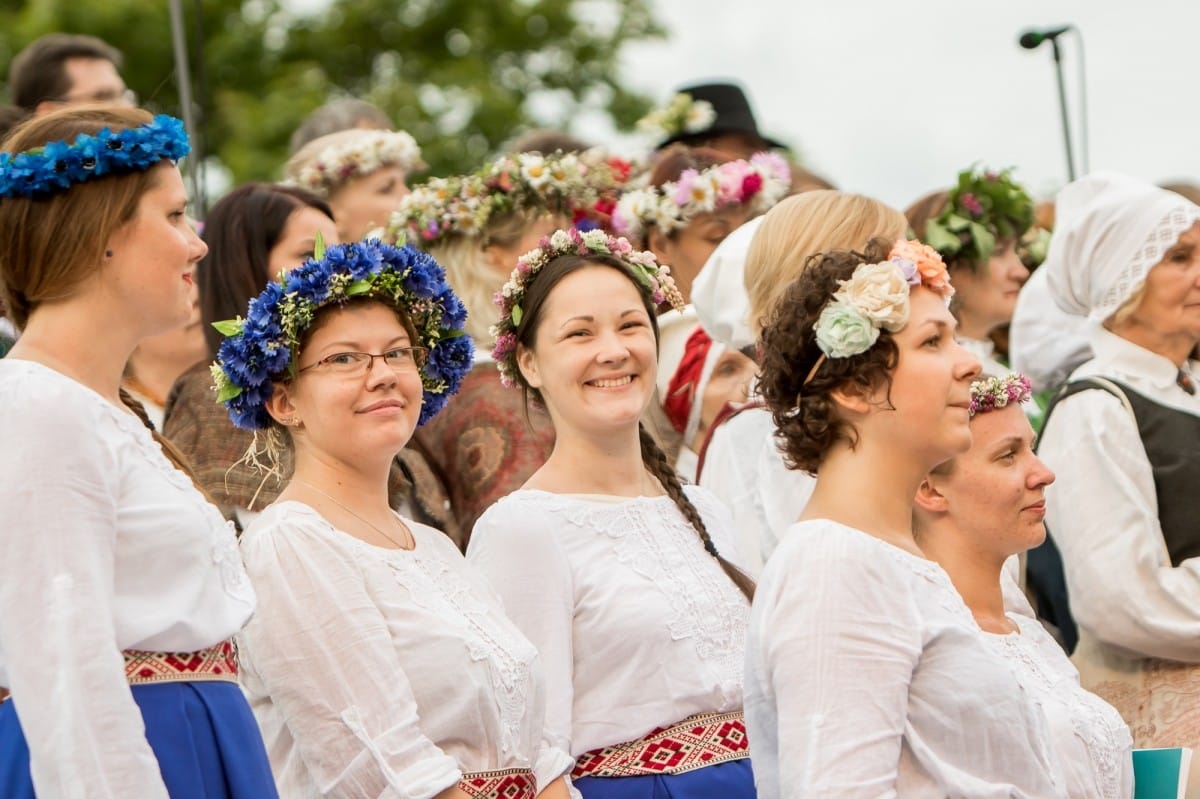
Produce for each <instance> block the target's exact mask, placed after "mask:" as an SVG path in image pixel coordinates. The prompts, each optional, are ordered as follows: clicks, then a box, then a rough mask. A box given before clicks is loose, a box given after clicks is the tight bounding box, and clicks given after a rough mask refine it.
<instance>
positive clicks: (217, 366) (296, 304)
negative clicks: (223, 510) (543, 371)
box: [211, 239, 474, 430]
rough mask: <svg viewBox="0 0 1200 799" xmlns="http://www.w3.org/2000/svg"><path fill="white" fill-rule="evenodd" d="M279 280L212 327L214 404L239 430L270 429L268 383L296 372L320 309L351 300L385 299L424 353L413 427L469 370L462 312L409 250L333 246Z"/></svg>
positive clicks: (442, 282)
mask: <svg viewBox="0 0 1200 799" xmlns="http://www.w3.org/2000/svg"><path fill="white" fill-rule="evenodd" d="M316 249H317V251H316V253H315V254H314V255H313V257H312V258H310V259H309V260H307V261H305V262H304V264H302V265H301V266H299V267H297V268H296V269H293V270H292V271H290V272H286V273H284V274H283V275H281V276H280V279H279V282H278V283H270V284H269V285H268V286H267V288H266V289H265V290H264V291H263V292H262V293H261V294H259V295H258V296H257V297H255V298H254V299H252V300H250V305H249V308H248V309H247V311H246V318H245V319H242V318H240V317H239V318H238V319H234V320H229V321H225V322H215V323H214V324H213V327H215V328H216V329H217V330H218V331H220V333H221V334H222V335H224V336H226V338H225V340H224V341H222V342H221V346H220V348H219V349H218V350H217V361H216V363H214V364H213V365H212V367H211V368H212V374H213V379H214V380H215V381H216V388H217V402H221V403H224V404H225V407H226V408H227V409H228V410H229V416H230V418H231V419H232V420H233V423H234V424H235V425H236V426H238V427H240V428H242V429H245V430H261V429H264V428H266V427H267V426H268V425H269V424H270V421H271V419H270V415H269V414H268V413H267V409H266V402H267V400H268V399H269V398H270V397H271V394H272V392H273V390H274V384H275V381H276V380H278V379H280V378H281V377H282V376H283V375H284V374H285V373H287V374H291V375H293V376H294V375H295V374H296V360H295V357H294V356H295V355H296V354H297V352H296V350H297V345H298V344H299V342H300V337H301V335H302V334H303V332H304V331H305V330H306V329H307V328H308V327H309V325H311V324H312V322H313V319H314V318H315V317H316V313H317V311H318V310H319V309H321V308H323V307H325V306H327V305H336V304H342V303H345V302H346V301H347V300H350V299H352V298H354V297H377V298H380V299H384V300H387V301H388V302H391V303H392V304H394V305H395V306H396V307H397V308H400V309H401V310H403V311H404V313H405V314H406V315H407V316H408V318H409V321H410V322H411V323H412V326H413V328H414V329H415V330H416V334H417V341H415V342H413V343H414V344H418V345H420V346H422V347H427V348H428V349H429V357H428V359H427V360H426V362H425V365H424V366H423V367H422V368H421V384H422V386H423V387H424V396H423V402H422V405H421V416H420V419H419V420H418V421H417V424H418V425H422V424H425V422H427V421H429V420H430V419H432V418H433V417H434V415H435V414H437V412H438V411H440V410H441V409H442V407H443V406H444V405H445V404H446V401H447V400H448V399H449V398H450V396H451V395H452V394H454V393H455V392H456V391H458V387H459V384H460V383H461V382H462V379H463V376H464V375H465V374H466V373H467V371H468V370H469V369H470V368H471V364H472V362H473V357H474V346H473V345H472V343H471V339H470V337H469V336H465V335H463V324H464V323H465V322H466V320H467V312H466V309H465V308H464V307H463V304H462V302H461V301H460V300H459V299H458V297H457V296H456V295H455V294H454V292H453V290H451V288H450V286H449V285H448V284H447V283H446V274H445V272H444V271H443V270H442V267H440V266H439V265H438V263H437V262H436V261H434V260H433V258H431V257H430V256H428V255H426V254H425V253H423V252H420V251H419V250H415V249H413V248H412V247H393V246H391V245H390V244H384V243H383V242H380V241H378V240H374V239H368V240H366V241H359V242H354V243H352V244H339V245H333V246H331V247H329V248H328V249H326V248H325V247H324V245H323V243H321V242H318V244H317V248H316Z"/></svg>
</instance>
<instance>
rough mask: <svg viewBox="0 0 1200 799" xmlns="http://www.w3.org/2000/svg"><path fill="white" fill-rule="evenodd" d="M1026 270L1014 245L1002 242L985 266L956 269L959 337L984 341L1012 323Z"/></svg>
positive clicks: (1026, 277)
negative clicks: (973, 269)
mask: <svg viewBox="0 0 1200 799" xmlns="http://www.w3.org/2000/svg"><path fill="white" fill-rule="evenodd" d="M1028 279H1029V269H1028V268H1026V266H1025V264H1023V263H1021V258H1020V256H1018V255H1017V249H1016V247H1015V246H1014V242H1013V241H1012V240H1011V239H1009V240H1002V241H1000V242H997V244H996V249H995V251H994V252H993V253H992V256H991V257H990V258H989V259H988V262H987V264H985V265H984V266H983V267H982V268H980V269H978V270H977V271H972V270H971V269H969V268H965V267H964V268H959V269H956V270H955V271H954V275H953V280H954V288H955V291H956V292H957V293H956V295H955V302H954V308H955V315H956V316H957V317H958V320H959V326H960V328H961V334H962V335H965V336H967V337H969V338H984V337H985V336H987V334H988V333H990V332H991V331H992V330H994V329H996V328H997V327H1000V326H1001V325H1004V324H1007V323H1008V322H1011V321H1012V317H1013V312H1014V311H1015V310H1016V308H1017V295H1018V294H1019V293H1020V291H1021V287H1022V286H1023V285H1025V281H1026V280H1028Z"/></svg>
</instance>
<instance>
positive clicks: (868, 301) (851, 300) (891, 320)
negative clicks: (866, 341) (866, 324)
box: [833, 261, 909, 333]
mask: <svg viewBox="0 0 1200 799" xmlns="http://www.w3.org/2000/svg"><path fill="white" fill-rule="evenodd" d="M833 296H834V299H836V300H839V301H841V302H842V303H844V304H846V305H848V306H850V307H852V308H854V309H855V310H857V311H858V312H859V313H861V314H862V315H863V316H865V317H867V318H868V319H870V320H871V321H872V322H874V323H875V324H876V325H878V326H879V327H882V328H884V329H885V330H890V331H892V332H893V333H894V332H895V331H897V330H899V329H900V328H902V327H904V326H905V325H906V324H908V308H909V304H908V281H907V280H905V278H904V273H903V272H902V271H901V270H900V267H898V266H896V264H894V263H891V262H890V261H885V262H884V263H880V264H863V265H861V266H859V267H858V268H857V269H855V270H854V274H853V276H851V278H850V279H849V280H846V281H843V282H842V287H841V288H840V289H839V290H838V291H837V293H835V294H834V295H833Z"/></svg>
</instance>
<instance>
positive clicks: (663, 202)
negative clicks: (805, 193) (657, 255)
mask: <svg viewBox="0 0 1200 799" xmlns="http://www.w3.org/2000/svg"><path fill="white" fill-rule="evenodd" d="M791 186H792V170H791V168H790V167H789V166H788V163H787V161H786V160H785V159H784V158H783V157H782V156H780V155H779V154H777V153H770V152H763V153H756V154H755V155H752V156H751V157H750V159H749V160H742V159H738V160H735V161H726V162H725V163H723V164H716V165H715V166H711V167H708V168H707V169H685V170H684V171H683V173H682V174H681V175H680V176H679V179H678V180H674V181H667V182H666V183H663V184H662V185H661V186H648V187H646V188H642V189H633V190H631V191H627V192H625V193H624V194H623V195H622V196H621V199H620V201H619V202H618V203H617V207H616V209H615V210H614V211H613V215H612V219H613V227H614V229H615V230H616V231H617V232H618V233H620V234H622V235H626V236H635V237H637V238H642V237H643V236H644V235H645V231H646V228H647V227H649V226H650V225H654V226H655V227H657V228H658V229H659V230H661V231H663V232H664V233H672V232H674V231H676V230H679V229H680V228H683V227H685V226H686V225H687V224H688V222H690V221H691V220H692V218H693V217H695V216H696V215H697V214H704V213H712V212H713V211H717V210H719V209H721V208H724V207H725V206H727V205H733V204H735V203H742V204H746V205H749V206H750V207H751V209H752V211H753V213H755V214H761V213H763V212H765V211H766V210H767V209H769V208H771V207H772V206H773V205H775V204H776V203H777V202H779V201H780V200H782V199H783V198H784V197H786V196H787V193H788V191H789V190H790V189H791Z"/></svg>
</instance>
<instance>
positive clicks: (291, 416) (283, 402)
mask: <svg viewBox="0 0 1200 799" xmlns="http://www.w3.org/2000/svg"><path fill="white" fill-rule="evenodd" d="M264 407H266V409H267V413H269V414H270V415H271V418H272V419H274V420H275V421H276V422H279V424H281V425H283V426H284V427H299V426H300V423H301V419H300V416H299V414H298V413H297V411H296V405H295V402H294V401H293V399H292V392H291V386H289V385H288V384H286V383H276V384H275V388H274V389H273V390H272V392H271V397H270V398H269V399H268V400H267V402H266V404H265V406H264Z"/></svg>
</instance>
